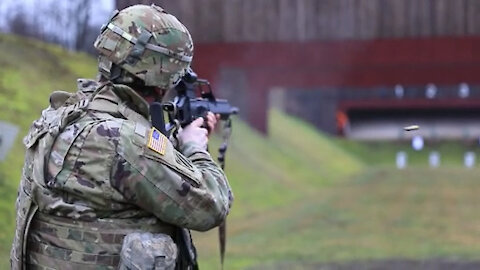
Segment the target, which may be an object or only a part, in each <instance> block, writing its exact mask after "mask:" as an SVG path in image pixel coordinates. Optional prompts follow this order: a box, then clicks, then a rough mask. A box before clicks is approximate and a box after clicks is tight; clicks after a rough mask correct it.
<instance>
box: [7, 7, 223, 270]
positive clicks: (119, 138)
mask: <svg viewBox="0 0 480 270" xmlns="http://www.w3.org/2000/svg"><path fill="white" fill-rule="evenodd" d="M95 48H96V49H97V50H98V51H99V53H100V56H99V70H100V76H99V77H100V79H99V80H98V81H92V80H79V81H78V87H79V90H78V92H76V93H75V94H70V93H67V92H62V91H56V92H54V93H52V95H51V96H50V107H49V108H47V109H45V110H44V111H43V112H42V116H41V117H40V118H39V119H38V120H36V121H35V122H34V123H33V124H32V126H31V128H30V131H29V133H28V135H27V136H26V137H25V139H24V143H25V145H26V147H27V152H26V158H25V166H24V169H23V173H22V179H21V183H20V187H19V193H18V198H17V202H16V209H17V220H16V222H17V224H16V225H17V227H16V233H15V239H14V242H13V247H12V251H11V266H12V269H117V268H119V269H197V268H198V267H197V265H196V258H195V256H196V254H195V249H194V247H193V245H192V243H191V240H190V234H189V231H188V229H192V230H198V231H206V230H209V229H211V228H213V227H215V226H217V225H219V224H220V223H221V222H222V221H223V220H224V219H225V217H226V215H227V213H228V211H229V208H230V204H231V201H232V195H231V191H230V187H229V185H228V182H227V179H226V177H225V175H224V173H223V171H222V170H221V169H220V168H219V167H218V166H217V165H216V164H215V162H214V161H213V160H212V158H211V156H210V155H209V153H208V152H207V151H206V147H207V142H208V137H207V136H208V134H207V133H208V132H207V129H205V128H203V126H204V123H203V121H204V120H203V119H201V118H199V119H197V120H195V121H194V122H192V123H191V124H190V125H189V126H187V127H185V128H184V129H183V130H180V131H179V133H178V136H177V140H176V141H177V143H176V145H173V144H172V143H171V142H170V141H169V139H167V138H166V137H165V136H164V135H163V134H161V133H160V132H159V131H158V130H156V129H155V128H153V127H152V126H151V123H150V122H149V121H148V119H149V102H152V101H158V100H160V99H161V98H162V96H163V95H165V93H166V92H167V90H169V89H172V87H173V86H174V85H175V84H176V83H177V82H178V81H179V80H180V78H181V77H182V75H183V74H184V72H185V70H186V69H187V68H189V65H190V62H191V60H192V55H193V52H192V51H193V44H192V40H191V37H190V34H189V32H188V30H187V29H186V28H185V26H184V25H182V24H181V23H180V22H179V21H178V20H177V19H176V18H175V17H174V16H172V15H170V14H168V13H166V12H165V11H164V10H163V9H162V8H160V7H158V6H153V5H152V6H145V5H136V6H132V7H129V8H126V9H124V10H122V11H120V12H116V13H115V14H114V15H113V16H112V18H111V19H110V21H109V22H108V23H107V24H106V25H105V27H103V28H102V32H101V34H100V35H99V37H98V38H97V40H96V42H95ZM170 91H172V90H170ZM206 122H207V123H206V125H208V127H209V128H210V130H213V128H214V127H215V124H216V118H215V117H214V116H213V115H212V114H209V115H208V117H207V120H206ZM124 239H125V241H124Z"/></svg>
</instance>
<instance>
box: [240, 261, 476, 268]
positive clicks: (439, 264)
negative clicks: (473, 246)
mask: <svg viewBox="0 0 480 270" xmlns="http://www.w3.org/2000/svg"><path fill="white" fill-rule="evenodd" d="M249 269H251V270H256V269H277V270H287V269H288V270H291V269H298V270H300V269H302V270H477V269H480V261H461V260H447V259H428V260H420V261H419V260H405V259H386V260H372V261H355V262H347V263H322V264H305V265H301V264H300V265H299V264H294V263H286V264H280V265H273V266H272V265H269V266H268V267H258V266H257V267H253V268H249Z"/></svg>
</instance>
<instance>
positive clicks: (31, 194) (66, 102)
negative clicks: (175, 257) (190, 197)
mask: <svg viewBox="0 0 480 270" xmlns="http://www.w3.org/2000/svg"><path fill="white" fill-rule="evenodd" d="M97 87H98V85H97V83H95V87H93V86H92V87H89V88H87V89H82V90H81V91H78V92H77V93H76V94H70V93H66V92H58V91H57V92H54V93H53V94H52V95H51V97H50V107H49V108H47V109H45V110H44V111H43V112H42V117H41V118H40V119H38V120H37V121H35V122H34V123H33V124H32V126H31V128H30V131H29V133H28V135H27V137H25V139H24V144H25V146H26V148H27V152H26V157H25V165H24V168H23V172H22V177H21V183H20V187H19V191H18V197H17V201H16V209H17V220H16V231H15V237H14V241H13V246H12V250H11V254H10V262H11V269H27V268H28V269H52V268H54V269H58V268H59V269H115V268H116V266H117V265H118V262H119V260H120V250H121V246H122V241H123V238H124V237H125V235H127V234H129V233H131V232H139V231H142V232H152V233H164V234H167V235H171V236H172V237H174V236H175V234H176V233H177V229H178V228H177V227H175V226H172V225H169V224H165V223H163V222H161V221H160V220H158V219H157V218H156V217H154V216H147V217H144V218H141V219H138V218H135V219H128V218H125V219H120V218H117V219H113V218H105V219H96V220H92V221H79V220H74V219H70V218H64V217H57V216H52V215H48V214H45V213H42V211H41V209H42V207H41V202H40V207H39V200H38V199H39V198H40V197H41V194H42V193H45V192H47V193H48V192H49V188H51V187H52V186H53V185H55V184H56V183H55V182H54V181H49V179H54V178H55V174H58V173H59V170H58V171H55V170H53V171H48V174H52V173H53V176H49V177H47V170H48V169H47V168H48V166H47V165H48V162H50V161H49V160H48V158H49V157H50V154H51V153H50V151H51V148H52V146H53V145H54V143H55V140H56V139H57V137H58V136H59V135H60V134H61V133H62V132H64V131H65V129H66V128H69V125H70V124H71V123H73V122H75V121H76V120H78V119H80V118H81V117H82V116H84V115H85V114H86V113H87V110H88V109H93V110H96V111H104V112H106V113H113V112H116V113H119V114H121V115H123V116H124V117H125V118H127V119H130V120H135V121H144V122H146V119H145V118H143V117H142V116H141V115H139V114H138V113H137V112H135V111H133V110H132V109H130V108H128V107H127V106H126V105H124V104H120V105H118V104H116V103H114V102H109V100H108V98H107V99H96V100H94V99H93V96H94V95H95V93H93V92H94V91H99V89H101V88H102V86H100V87H99V88H98V89H97ZM104 120H105V119H98V120H96V121H94V122H89V123H86V124H80V125H77V126H76V127H75V128H78V129H79V130H85V129H89V128H91V127H92V126H93V125H95V124H96V123H99V122H101V121H104ZM147 123H148V122H147ZM78 133H80V132H78ZM75 138H76V137H72V138H71V140H72V144H73V142H74V141H75ZM67 152H68V148H66V150H65V151H64V152H57V153H55V154H56V155H59V157H58V160H62V156H63V157H65V155H66V154H67ZM54 162H55V161H54ZM79 243H81V244H79Z"/></svg>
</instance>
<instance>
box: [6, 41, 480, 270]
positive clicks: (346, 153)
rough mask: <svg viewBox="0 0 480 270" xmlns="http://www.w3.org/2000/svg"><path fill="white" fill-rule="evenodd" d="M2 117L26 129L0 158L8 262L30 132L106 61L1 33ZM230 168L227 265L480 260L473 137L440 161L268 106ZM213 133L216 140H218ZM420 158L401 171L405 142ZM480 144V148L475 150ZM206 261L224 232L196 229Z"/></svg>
mask: <svg viewBox="0 0 480 270" xmlns="http://www.w3.org/2000/svg"><path fill="white" fill-rule="evenodd" d="M0 67H1V68H0V106H1V108H2V109H1V110H0V121H7V122H13V123H15V124H17V125H19V126H20V128H21V131H20V136H19V137H18V138H17V140H16V143H15V146H14V148H13V150H12V151H11V152H10V154H9V155H8V158H7V160H5V161H4V162H1V163H0V226H1V228H2V231H1V232H0V261H1V262H2V263H0V269H7V268H8V252H9V249H10V243H11V239H12V235H13V230H14V227H13V226H14V225H13V224H14V207H13V206H14V200H15V197H16V189H17V185H18V180H19V176H20V171H21V167H22V165H23V152H24V149H23V146H22V144H21V138H22V137H23V135H25V133H26V131H27V129H28V126H29V125H30V123H31V121H32V120H34V119H36V118H37V117H38V114H39V113H40V112H41V110H42V109H43V108H44V107H46V106H47V100H48V95H49V94H50V92H51V91H52V90H56V89H63V90H68V91H73V90H74V89H75V88H76V85H75V80H76V78H77V77H93V76H94V75H95V72H96V61H95V60H94V59H92V58H90V57H88V56H86V55H82V54H74V53H69V52H67V51H65V50H62V49H60V48H57V47H54V46H51V45H45V44H42V43H39V42H36V41H31V40H25V39H20V38H17V37H12V36H6V35H0ZM233 129H234V130H233V136H232V142H231V147H230V149H229V151H228V153H227V169H226V171H227V175H228V177H229V179H230V182H231V185H232V187H233V189H234V193H235V202H234V205H233V209H232V212H231V214H230V216H229V219H228V228H227V230H228V235H229V238H228V240H227V241H228V247H227V261H226V267H225V269H307V268H308V269H316V266H315V265H316V264H317V263H322V262H331V261H340V262H342V261H351V260H364V259H383V258H412V259H424V258H438V257H442V258H456V259H480V255H478V254H480V244H479V243H480V215H479V214H477V213H476V212H477V211H476V210H477V206H478V205H480V196H478V195H477V193H478V192H477V191H480V181H479V179H477V178H478V175H479V173H480V170H479V169H472V170H465V169H463V168H461V157H462V153H463V151H464V150H465V149H469V148H471V146H468V145H459V144H456V143H447V144H437V145H432V146H429V147H428V150H437V151H440V152H441V154H442V164H443V165H442V167H441V168H440V169H435V170H434V169H430V168H428V167H427V166H426V160H427V154H428V151H423V152H420V153H418V152H416V153H414V152H411V151H410V150H408V149H409V146H408V144H402V143H399V144H387V143H371V144H362V143H357V142H349V141H344V140H338V139H332V138H330V137H327V136H325V135H322V134H320V133H318V132H317V131H316V130H315V129H314V128H312V127H310V126H309V125H307V124H305V123H303V122H301V121H299V120H297V119H294V118H292V117H289V116H287V115H284V114H282V113H280V112H278V111H271V112H270V136H269V137H264V136H262V135H260V134H258V133H256V132H255V131H253V130H252V129H251V128H249V127H248V126H247V125H246V124H244V123H243V122H241V121H239V120H238V119H236V120H235V121H234V127H233ZM218 143H219V140H218V138H214V140H213V143H212V146H211V149H215V146H218ZM398 150H406V151H407V152H408V154H409V161H410V163H411V164H412V165H413V166H411V167H409V168H408V169H406V170H402V171H398V170H396V169H394V167H393V161H394V156H395V152H396V151H398ZM477 154H478V153H477ZM194 236H195V239H196V241H197V246H198V250H199V254H200V263H201V266H202V269H218V268H219V263H218V261H219V256H218V244H217V232H216V230H213V231H211V232H208V233H201V234H199V233H195V235H194Z"/></svg>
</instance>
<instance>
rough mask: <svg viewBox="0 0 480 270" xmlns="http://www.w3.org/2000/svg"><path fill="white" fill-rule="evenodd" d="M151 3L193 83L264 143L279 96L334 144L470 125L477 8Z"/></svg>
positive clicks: (478, 46)
mask: <svg viewBox="0 0 480 270" xmlns="http://www.w3.org/2000/svg"><path fill="white" fill-rule="evenodd" d="M117 2H122V1H117ZM144 2H145V1H144ZM147 2H148V1H147ZM155 2H158V4H160V5H162V6H164V7H165V8H166V9H167V10H169V11H170V12H171V13H173V14H174V15H176V16H177V17H179V19H180V20H181V21H182V22H184V23H185V24H186V25H187V27H188V28H189V29H190V30H191V32H192V36H193V38H194V41H195V44H196V48H195V56H194V67H195V69H196V70H197V72H198V73H199V75H200V76H202V77H205V78H207V79H209V80H210V81H211V82H212V84H213V86H214V88H215V89H218V91H219V92H220V93H221V94H222V95H224V96H226V97H228V98H232V99H234V101H233V102H234V103H238V105H239V106H240V108H241V110H242V115H243V117H244V118H246V119H247V120H248V121H249V122H250V123H251V124H252V125H253V126H254V127H255V128H257V129H258V130H260V131H263V132H266V131H267V121H268V119H267V110H268V108H269V102H268V100H269V93H270V92H271V91H272V89H277V90H278V89H283V91H286V94H284V97H285V98H284V102H283V105H284V109H285V110H287V111H289V112H290V113H293V114H296V115H298V116H300V117H302V118H305V119H306V120H308V121H310V122H312V123H313V124H315V125H316V126H318V127H319V128H320V129H322V130H325V131H327V132H330V133H336V132H337V131H338V128H342V127H345V126H344V125H345V124H346V123H347V122H349V121H350V122H351V123H349V124H350V125H351V128H355V127H357V126H358V127H361V126H362V125H357V124H359V123H360V122H367V123H374V122H375V119H377V120H379V121H377V122H378V123H380V124H381V123H385V122H391V123H397V124H398V125H399V126H400V125H401V124H403V123H407V122H408V121H411V122H415V121H418V122H421V123H424V122H425V123H426V124H427V126H428V123H429V121H430V120H429V119H433V118H437V119H436V120H439V119H438V118H442V119H443V120H445V121H447V122H448V123H451V122H452V121H453V122H454V123H455V122H458V121H456V119H457V118H458V119H468V121H467V122H468V123H469V124H470V125H473V126H474V125H475V124H476V122H475V121H476V120H475V116H476V112H480V91H479V89H478V87H477V86H479V85H480V17H478V16H476V15H477V14H478V12H477V11H480V1H474V0H455V1H451V0H395V1H393V0H392V1H382V0H318V1H317V0H260V1H259V0H244V1H241V0H230V1H224V0H177V1H155ZM119 4H121V3H119ZM462 83H463V84H462ZM460 84H462V85H461V86H460ZM427 85H430V86H429V87H427ZM427 88H428V90H427ZM460 88H462V89H460ZM427 92H428V93H427ZM443 120H442V121H443ZM437 122H438V121H437ZM479 124H480V122H479ZM367 127H376V128H380V129H381V127H382V125H380V126H378V125H376V126H375V125H373V126H369V125H367ZM432 128H433V129H435V127H429V129H428V130H427V131H425V132H430V133H432V132H433V131H432V130H431V129H432ZM455 128H457V127H454V129H455ZM436 129H437V131H438V130H440V131H439V132H440V133H441V134H447V133H446V132H444V131H443V130H442V129H441V127H438V125H437V127H436ZM347 131H348V130H347ZM462 132H463V133H461V134H464V135H465V133H468V134H467V136H469V137H474V136H478V135H480V132H479V134H476V133H475V132H477V131H475V130H474V128H473V127H472V128H470V129H467V131H465V130H463V131H462ZM437 133H438V132H437ZM457 133H458V132H457ZM391 134H392V131H391V132H390V137H391ZM458 134H460V133H458ZM458 134H457V135H458ZM426 135H428V134H426ZM436 136H438V134H436ZM453 137H455V136H453ZM456 137H458V136H456Z"/></svg>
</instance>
